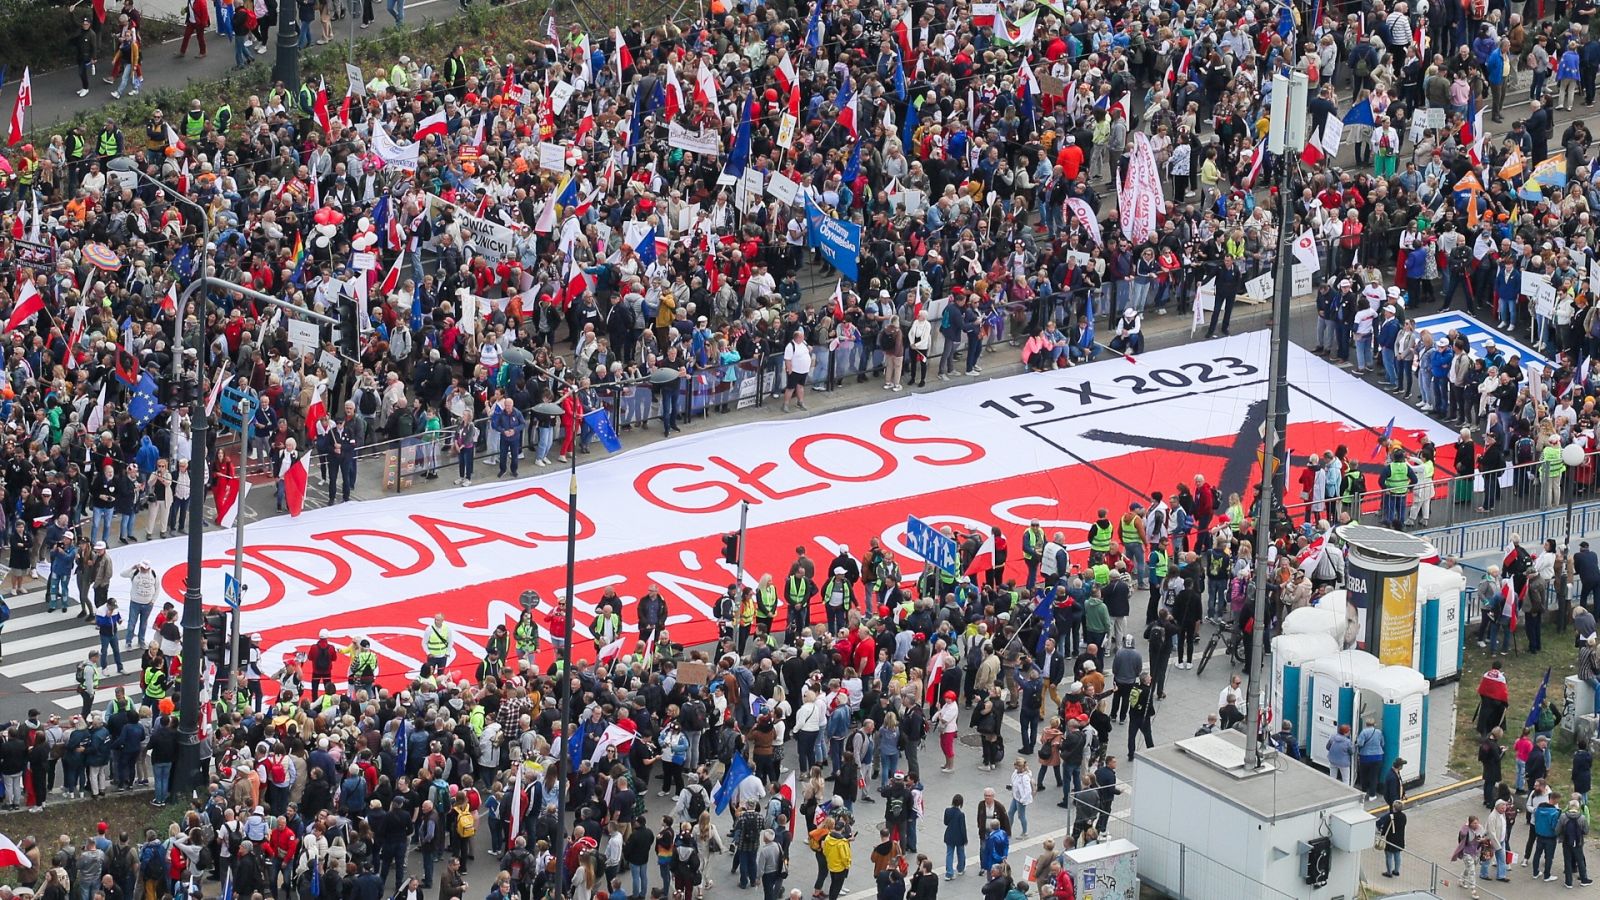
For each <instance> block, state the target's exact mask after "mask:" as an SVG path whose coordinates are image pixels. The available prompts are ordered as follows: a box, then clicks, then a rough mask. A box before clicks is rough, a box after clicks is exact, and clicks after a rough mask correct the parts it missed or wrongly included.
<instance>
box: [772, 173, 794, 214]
mask: <svg viewBox="0 0 1600 900" xmlns="http://www.w3.org/2000/svg"><path fill="white" fill-rule="evenodd" d="M767 193H769V194H771V195H772V196H774V197H776V198H778V199H779V200H781V201H783V202H784V203H787V204H789V205H790V206H797V205H799V203H800V185H798V184H796V183H795V181H794V179H792V178H790V177H789V176H787V175H785V174H783V173H782V172H773V173H772V177H771V178H769V179H767Z"/></svg>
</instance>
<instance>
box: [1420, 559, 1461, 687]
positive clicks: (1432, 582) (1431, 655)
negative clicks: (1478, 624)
mask: <svg viewBox="0 0 1600 900" xmlns="http://www.w3.org/2000/svg"><path fill="white" fill-rule="evenodd" d="M1417 605H1418V606H1419V607H1420V610H1419V612H1418V616H1417V621H1418V622H1420V623H1421V627H1419V628H1418V629H1417V640H1418V644H1419V646H1418V652H1417V654H1416V656H1417V669H1418V671H1420V672H1421V673H1422V675H1423V677H1424V678H1427V679H1428V681H1429V682H1430V683H1432V684H1439V683H1440V682H1444V681H1452V680H1455V679H1458V678H1460V677H1461V666H1462V662H1463V656H1464V654H1465V653H1466V647H1467V641H1466V637H1467V631H1466V619H1467V579H1466V576H1465V575H1462V574H1461V571H1460V570H1459V569H1445V568H1442V567H1440V566H1435V565H1430V564H1428V563H1423V564H1422V565H1420V566H1418V567H1417Z"/></svg>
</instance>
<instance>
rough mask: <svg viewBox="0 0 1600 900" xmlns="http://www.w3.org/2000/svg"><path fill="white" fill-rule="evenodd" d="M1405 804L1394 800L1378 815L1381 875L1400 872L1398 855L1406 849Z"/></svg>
mask: <svg viewBox="0 0 1600 900" xmlns="http://www.w3.org/2000/svg"><path fill="white" fill-rule="evenodd" d="M1404 808H1405V804H1404V803H1401V802H1400V801H1399V800H1395V801H1393V802H1391V803H1390V804H1389V811H1388V812H1386V813H1384V814H1383V815H1381V816H1379V817H1378V835H1379V837H1380V838H1381V839H1382V840H1383V877H1385V878H1394V877H1397V876H1398V875H1399V874H1400V857H1401V855H1402V851H1404V850H1405V849H1406V814H1405V811H1404Z"/></svg>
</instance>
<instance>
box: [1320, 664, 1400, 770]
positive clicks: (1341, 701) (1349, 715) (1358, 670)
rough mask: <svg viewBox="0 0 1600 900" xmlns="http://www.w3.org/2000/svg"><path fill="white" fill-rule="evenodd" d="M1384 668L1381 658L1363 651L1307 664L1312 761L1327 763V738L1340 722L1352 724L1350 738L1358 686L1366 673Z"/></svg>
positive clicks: (1325, 764) (1352, 732)
mask: <svg viewBox="0 0 1600 900" xmlns="http://www.w3.org/2000/svg"><path fill="white" fill-rule="evenodd" d="M1381 668H1383V665H1382V664H1381V663H1379V662H1378V658H1377V657H1376V656H1373V655H1372V654H1370V653H1367V652H1365V651H1363V650H1341V651H1339V652H1338V653H1335V654H1333V655H1332V656H1324V657H1322V658H1321V659H1314V660H1312V661H1311V662H1309V663H1307V664H1306V665H1305V669H1306V672H1307V674H1308V675H1309V676H1310V679H1311V687H1310V693H1309V697H1308V703H1309V705H1310V706H1309V711H1308V712H1307V714H1306V718H1307V720H1308V734H1307V735H1306V741H1307V748H1306V749H1307V750H1308V751H1309V752H1310V754H1311V757H1310V758H1311V761H1312V762H1314V763H1316V764H1317V765H1319V766H1322V767H1324V768H1326V767H1327V765H1328V738H1330V737H1332V736H1333V733H1334V732H1335V731H1338V730H1339V726H1340V725H1351V726H1352V728H1351V738H1352V739H1354V737H1355V731H1356V729H1355V728H1354V727H1353V726H1354V724H1355V721H1356V686H1357V684H1359V683H1360V682H1361V679H1362V677H1363V676H1365V675H1369V674H1371V673H1373V672H1376V671H1378V670H1379V669H1381Z"/></svg>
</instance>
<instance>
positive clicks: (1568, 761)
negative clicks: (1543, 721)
mask: <svg viewBox="0 0 1600 900" xmlns="http://www.w3.org/2000/svg"><path fill="white" fill-rule="evenodd" d="M1547 621H1548V617H1547ZM1543 637H1544V649H1543V650H1542V651H1541V652H1539V653H1537V654H1530V653H1527V652H1526V650H1524V651H1523V652H1519V653H1496V654H1491V653H1490V652H1489V651H1488V650H1484V649H1480V648H1479V647H1478V642H1477V638H1476V631H1475V629H1474V630H1470V631H1469V632H1468V634H1467V656H1466V662H1465V663H1464V665H1463V669H1462V673H1461V681H1460V684H1459V685H1458V686H1457V693H1456V722H1455V726H1456V727H1455V742H1454V743H1453V744H1452V745H1451V747H1450V764H1449V767H1450V771H1452V772H1454V773H1455V774H1457V775H1459V776H1461V777H1462V778H1473V777H1476V776H1478V775H1480V774H1482V772H1483V767H1482V766H1481V765H1480V764H1479V763H1478V730H1477V728H1476V727H1475V726H1474V715H1475V714H1476V712H1477V710H1478V681H1479V679H1481V678H1482V677H1483V673H1485V672H1487V671H1489V666H1490V665H1491V664H1492V663H1493V662H1494V661H1495V660H1499V661H1500V662H1501V671H1502V672H1504V673H1505V676H1506V687H1507V690H1508V693H1509V695H1510V699H1511V705H1510V707H1509V708H1508V709H1507V710H1506V725H1505V738H1504V740H1503V741H1502V743H1503V744H1504V745H1505V748H1506V758H1505V763H1504V764H1503V766H1502V773H1503V775H1504V777H1505V779H1506V780H1507V781H1508V782H1511V783H1513V784H1514V783H1515V778H1516V760H1515V757H1514V756H1513V755H1512V745H1513V744H1515V743H1516V740H1517V737H1518V736H1519V735H1520V734H1522V725H1523V723H1524V722H1526V721H1527V718H1528V710H1529V709H1530V708H1531V707H1532V705H1533V695H1534V694H1535V693H1536V692H1537V691H1538V690H1539V683H1540V681H1541V680H1543V678H1544V671H1545V668H1546V667H1549V669H1550V688H1549V691H1548V696H1549V697H1550V698H1551V699H1553V700H1555V701H1556V702H1557V703H1558V704H1559V703H1560V702H1561V699H1562V697H1563V690H1564V688H1565V683H1566V677H1567V676H1568V675H1571V674H1573V673H1574V672H1575V671H1576V668H1575V664H1576V662H1577V651H1576V650H1574V649H1573V648H1572V632H1571V630H1570V629H1569V630H1568V631H1566V632H1555V631H1552V630H1551V629H1550V627H1549V626H1548V624H1547V625H1546V626H1545V632H1544V635H1543ZM1520 640H1521V637H1520V636H1519V641H1520ZM1522 646H1523V647H1524V648H1526V646H1527V645H1526V641H1522ZM1558 708H1559V707H1558ZM1563 724H1564V723H1563ZM1574 749H1575V744H1574V741H1573V738H1572V733H1571V732H1569V731H1567V730H1566V729H1565V728H1564V727H1561V726H1557V727H1556V730H1555V733H1554V734H1552V735H1551V736H1550V751H1551V752H1550V776H1549V782H1550V785H1551V787H1553V788H1554V789H1555V791H1556V795H1557V796H1560V797H1565V795H1566V794H1567V793H1568V792H1570V791H1571V790H1572V753H1573V750H1574ZM1591 749H1592V748H1591ZM1595 824H1596V822H1595V819H1594V815H1593V811H1591V814H1590V827H1591V829H1593V827H1594V826H1595Z"/></svg>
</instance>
